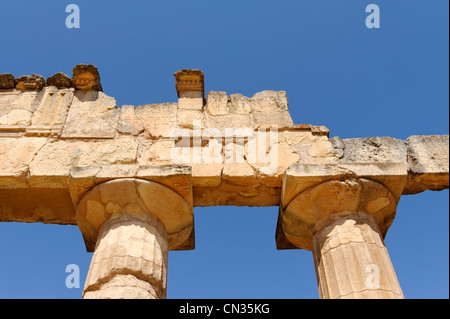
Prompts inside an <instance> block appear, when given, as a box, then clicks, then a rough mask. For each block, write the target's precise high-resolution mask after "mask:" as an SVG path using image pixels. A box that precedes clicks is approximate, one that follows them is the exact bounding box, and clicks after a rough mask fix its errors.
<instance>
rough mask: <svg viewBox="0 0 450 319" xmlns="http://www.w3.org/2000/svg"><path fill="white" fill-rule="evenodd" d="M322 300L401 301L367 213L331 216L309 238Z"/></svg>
mask: <svg viewBox="0 0 450 319" xmlns="http://www.w3.org/2000/svg"><path fill="white" fill-rule="evenodd" d="M313 238H314V239H313V243H314V244H313V256H314V264H315V268H316V273H317V281H318V286H319V295H320V297H321V298H323V299H403V293H402V290H401V288H400V285H399V283H398V279H397V276H396V274H395V271H394V268H393V266H392V262H391V260H390V258H389V255H388V252H387V249H386V246H385V245H384V241H383V238H382V234H381V232H380V231H379V229H378V225H377V222H376V221H375V219H374V218H373V217H372V216H371V215H370V214H367V213H364V212H357V213H353V214H351V213H349V212H343V213H335V214H333V215H330V216H329V217H327V218H326V220H324V221H323V225H322V228H320V229H318V230H317V231H316V232H315V234H314V237H313Z"/></svg>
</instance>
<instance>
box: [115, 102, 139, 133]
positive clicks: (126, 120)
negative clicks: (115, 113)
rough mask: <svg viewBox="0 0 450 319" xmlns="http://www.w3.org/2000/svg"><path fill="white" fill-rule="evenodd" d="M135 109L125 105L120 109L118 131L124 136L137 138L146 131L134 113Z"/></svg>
mask: <svg viewBox="0 0 450 319" xmlns="http://www.w3.org/2000/svg"><path fill="white" fill-rule="evenodd" d="M134 109H135V107H134V106H132V105H124V106H122V107H121V108H120V119H119V124H118V125H117V131H118V132H119V133H120V134H123V135H133V136H137V135H139V134H140V133H142V132H143V131H144V126H143V125H142V122H141V120H140V119H139V118H138V117H137V116H136V114H135V113H134Z"/></svg>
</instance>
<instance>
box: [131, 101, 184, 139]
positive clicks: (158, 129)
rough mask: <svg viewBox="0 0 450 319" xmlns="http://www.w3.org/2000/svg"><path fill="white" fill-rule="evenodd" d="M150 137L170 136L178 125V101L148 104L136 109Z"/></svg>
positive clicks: (146, 133)
mask: <svg viewBox="0 0 450 319" xmlns="http://www.w3.org/2000/svg"><path fill="white" fill-rule="evenodd" d="M134 113H135V115H136V117H137V118H139V120H140V121H141V123H142V125H143V126H144V136H145V137H146V138H148V139H159V138H170V135H171V133H172V131H173V130H174V129H175V128H176V125H177V103H162V104H147V105H140V106H137V107H136V108H135V109H134Z"/></svg>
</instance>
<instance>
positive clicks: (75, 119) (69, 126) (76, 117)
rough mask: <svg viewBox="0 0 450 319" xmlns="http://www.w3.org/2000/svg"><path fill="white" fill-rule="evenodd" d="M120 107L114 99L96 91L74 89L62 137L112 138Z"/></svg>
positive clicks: (114, 133)
mask: <svg viewBox="0 0 450 319" xmlns="http://www.w3.org/2000/svg"><path fill="white" fill-rule="evenodd" d="M119 116H120V109H119V108H118V107H117V104H116V100H115V99H114V98H112V97H109V96H107V95H105V94H104V93H103V92H98V91H76V92H75V95H74V97H73V102H72V105H71V106H70V109H69V114H68V115H67V121H66V123H65V125H64V129H63V132H62V135H61V137H62V138H114V137H115V136H116V128H117V123H118V120H119Z"/></svg>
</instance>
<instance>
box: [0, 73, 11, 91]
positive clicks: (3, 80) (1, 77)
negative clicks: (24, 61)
mask: <svg viewBox="0 0 450 319" xmlns="http://www.w3.org/2000/svg"><path fill="white" fill-rule="evenodd" d="M13 88H14V75H12V74H10V73H3V74H0V90H4V89H13Z"/></svg>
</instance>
